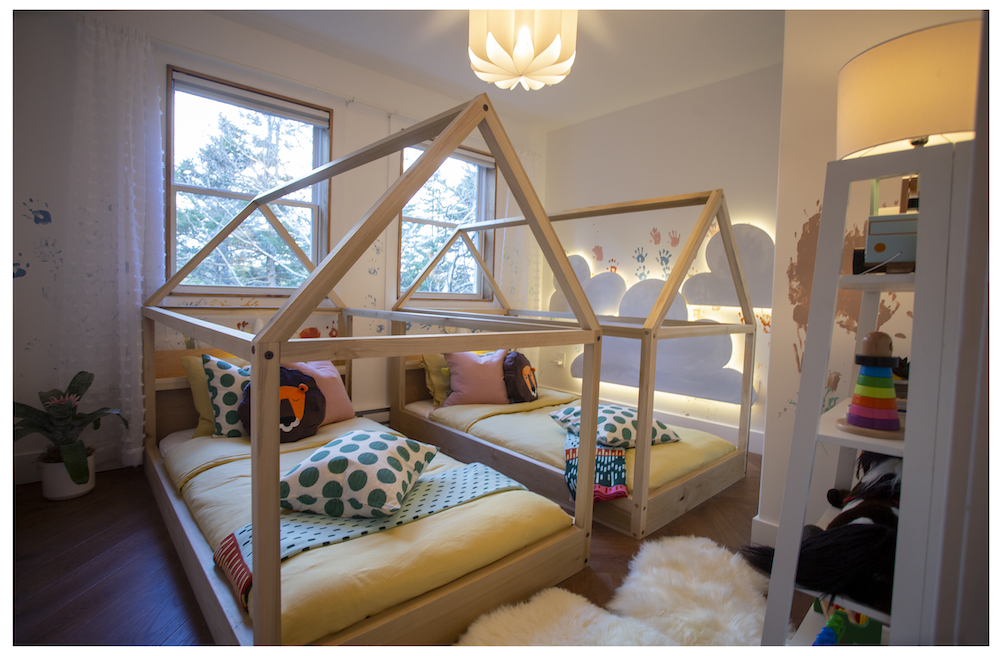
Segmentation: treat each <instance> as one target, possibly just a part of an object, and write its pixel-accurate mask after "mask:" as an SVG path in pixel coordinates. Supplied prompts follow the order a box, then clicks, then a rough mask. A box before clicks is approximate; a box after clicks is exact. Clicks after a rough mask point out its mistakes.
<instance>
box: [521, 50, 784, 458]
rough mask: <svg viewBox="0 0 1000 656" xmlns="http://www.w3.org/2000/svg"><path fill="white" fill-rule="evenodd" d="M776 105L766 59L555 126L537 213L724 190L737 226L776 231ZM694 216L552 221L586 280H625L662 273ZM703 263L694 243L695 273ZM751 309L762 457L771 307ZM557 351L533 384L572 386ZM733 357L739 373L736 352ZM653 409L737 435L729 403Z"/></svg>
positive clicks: (685, 212) (624, 394)
mask: <svg viewBox="0 0 1000 656" xmlns="http://www.w3.org/2000/svg"><path fill="white" fill-rule="evenodd" d="M780 102H781V66H773V67H769V68H766V69H762V70H759V71H756V72H753V73H749V74H746V75H742V76H739V77H736V78H732V79H730V80H725V81H723V82H719V83H715V84H711V85H707V86H704V87H701V88H698V89H694V90H691V91H687V92H684V93H679V94H676V95H673V96H669V97H666V98H661V99H659V100H655V101H651V102H648V103H644V104H642V105H638V106H635V107H631V108H629V109H625V110H621V111H618V112H615V113H612V114H609V115H607V116H602V117H599V118H596V119H593V120H589V121H586V122H583V123H579V124H577V125H573V126H570V127H566V128H563V129H560V130H557V131H554V132H552V133H550V134H549V138H548V146H547V157H546V169H547V174H546V182H547V185H546V209H547V210H548V211H549V212H558V211H562V210H569V209H573V208H578V207H587V206H591V205H599V204H604V203H614V202H622V201H628V200H637V199H643V198H653V197H658V196H669V195H675V194H685V193H691V192H699V191H708V190H712V189H716V188H722V189H723V190H724V192H725V195H726V200H727V203H728V207H729V211H730V215H731V218H732V222H733V223H734V224H740V223H752V224H754V225H756V226H758V227H760V228H762V229H763V230H764V231H765V232H767V233H768V234H770V235H773V234H774V230H775V206H776V202H777V168H778V128H779V120H780V116H779V108H780ZM699 211H700V208H685V209H677V210H668V211H662V212H644V213H640V214H635V215H624V216H613V217H605V218H597V219H585V220H577V221H566V222H559V223H556V224H555V226H556V232H557V233H558V235H559V238H560V240H561V241H562V243H563V247H564V248H565V249H566V251H567V252H568V253H570V254H579V255H582V256H584V257H585V258H586V259H587V262H588V264H589V265H590V270H591V272H592V273H593V274H594V275H596V274H598V273H600V272H604V271H608V270H611V268H612V267H614V268H615V269H616V270H617V272H618V273H619V274H621V275H622V276H623V277H624V278H625V279H626V281H627V282H628V283H629V284H632V283H635V282H637V281H638V280H639V279H640V278H642V276H647V277H649V278H662V279H665V277H666V275H665V274H666V273H667V271H668V270H669V264H668V266H667V267H664V266H662V265H661V263H660V261H659V259H660V258H661V257H664V258H665V257H667V256H668V255H669V257H670V258H671V262H672V261H676V258H677V256H678V255H679V254H680V250H681V249H682V248H683V247H684V243H685V239H686V238H687V237H688V234H689V232H690V230H691V229H692V228H693V226H694V222H695V220H696V218H697V215H698V212H699ZM707 269H708V267H707V264H706V262H705V259H704V248H703V249H702V253H701V256H700V258H699V259H698V260H697V261H696V263H695V265H694V267H693V268H692V271H693V272H695V273H697V272H705V271H706V270H707ZM546 282H547V284H546V285H545V286H544V287H543V293H542V305H543V308H542V309H548V308H547V304H548V299H549V297H550V296H551V295H552V292H553V290H554V288H553V283H552V279H551V276H548V277H547V278H546ZM737 310H738V309H737V308H729V309H728V310H719V309H716V310H715V311H713V309H712V308H710V307H694V306H692V308H691V314H692V318H695V319H697V318H702V317H710V318H720V317H725V318H726V320H738V317H737V315H736V313H737ZM757 315H758V325H757V327H758V339H757V347H756V356H757V358H756V359H757V363H756V371H755V378H756V384H757V401H756V403H755V404H754V406H753V415H752V428H753V431H754V435H753V437H752V439H751V449H752V450H753V451H755V452H758V453H759V452H760V449H761V440H762V437H761V432H762V429H763V424H764V422H763V417H764V405H765V402H766V399H767V396H768V392H767V385H766V382H767V371H766V367H767V361H768V350H769V345H770V332H769V331H770V328H769V326H768V324H769V319H770V308H766V307H765V308H760V309H757ZM762 319H763V321H762ZM741 342H742V340H738V343H741ZM557 351H567V350H566V349H561V350H552V351H551V352H549V353H548V355H543V357H542V361H540V362H539V363H538V364H537V365H536V366H537V367H538V369H539V376H540V381H541V383H542V384H545V385H549V386H553V387H559V388H562V389H570V390H578V389H579V387H580V384H579V380H578V379H573V378H571V377H570V375H569V366H570V362H571V361H572V359H573V357H575V355H576V353H575V352H574V351H573V349H568V352H567V358H566V360H565V362H566V364H565V367H559V366H557V365H555V364H554V363H553V362H552V360H555V359H557V356H556V355H555V353H556V352H557ZM734 360H735V361H736V362H737V363H738V364H736V367H737V368H742V360H741V358H740V356H739V355H738V353H737V356H736V357H735V358H734ZM601 394H602V397H603V398H606V399H615V400H619V401H623V402H628V403H635V396H634V394H635V392H634V390H630V389H628V388H622V387H620V386H610V385H603V386H602V392H601ZM629 397H631V398H629ZM655 405H656V408H657V412H658V413H663V414H661V418H663V419H664V420H666V421H671V422H673V423H675V424H679V425H692V426H699V425H701V426H703V427H705V428H707V429H711V430H713V431H715V432H717V433H719V434H721V435H724V436H726V437H728V438H730V439H732V440H734V441H735V438H736V432H735V426H736V425H737V423H738V419H739V406H738V405H736V404H728V403H718V402H710V401H704V400H700V399H695V398H691V397H681V396H676V395H672V394H670V395H668V394H663V393H661V392H657V394H656V402H655ZM666 415H669V416H666ZM701 422H707V423H704V424H702V423H701Z"/></svg>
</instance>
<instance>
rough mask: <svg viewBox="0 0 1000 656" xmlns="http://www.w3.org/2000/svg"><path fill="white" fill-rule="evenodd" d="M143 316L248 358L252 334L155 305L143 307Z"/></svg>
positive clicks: (245, 358)
mask: <svg viewBox="0 0 1000 656" xmlns="http://www.w3.org/2000/svg"><path fill="white" fill-rule="evenodd" d="M142 313H143V316H144V317H146V318H147V319H153V320H155V321H157V322H159V323H162V324H164V325H166V326H169V327H171V328H173V329H174V330H177V331H180V332H182V333H184V334H185V335H187V336H188V337H193V338H195V339H197V340H200V341H203V342H206V343H209V344H215V345H217V346H218V347H219V348H221V349H223V350H225V351H227V352H229V353H232V354H233V355H237V356H239V357H241V358H243V359H244V360H249V359H250V347H251V345H252V344H251V341H252V339H253V335H251V334H250V333H245V332H243V331H240V330H236V329H235V328H227V327H226V326H220V325H218V324H215V323H211V322H209V321H202V320H201V319H196V318H194V317H186V316H184V315H182V314H178V313H177V312H174V311H172V310H165V309H163V308H157V307H145V308H143V309H142Z"/></svg>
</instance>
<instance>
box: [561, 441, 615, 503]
mask: <svg viewBox="0 0 1000 656" xmlns="http://www.w3.org/2000/svg"><path fill="white" fill-rule="evenodd" d="M579 449H580V436H579V435H576V434H575V433H573V431H570V430H567V431H566V485H567V486H568V487H569V493H570V496H572V497H573V499H574V500H575V499H576V472H577V460H578V455H579ZM594 464H595V467H594V500H595V501H609V500H611V499H617V498H619V497H627V496H628V489H627V488H626V476H625V449H617V448H613V447H609V446H604V445H601V444H598V445H597V458H596V459H595V463H594Z"/></svg>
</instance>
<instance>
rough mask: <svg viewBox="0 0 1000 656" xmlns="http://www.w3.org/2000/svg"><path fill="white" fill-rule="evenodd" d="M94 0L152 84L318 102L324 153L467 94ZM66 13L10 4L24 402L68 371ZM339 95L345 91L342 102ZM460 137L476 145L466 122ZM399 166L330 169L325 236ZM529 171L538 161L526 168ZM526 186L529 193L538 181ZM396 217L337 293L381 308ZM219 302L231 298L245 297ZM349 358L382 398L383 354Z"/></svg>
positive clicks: (189, 15) (371, 326) (368, 403)
mask: <svg viewBox="0 0 1000 656" xmlns="http://www.w3.org/2000/svg"><path fill="white" fill-rule="evenodd" d="M94 14H95V16H96V17H97V19H98V20H104V21H109V22H114V23H118V24H121V25H123V26H128V27H133V28H136V29H138V30H140V31H142V32H144V33H145V34H147V35H148V36H149V37H150V39H151V40H152V41H153V44H154V55H155V57H156V59H157V65H158V66H159V67H161V70H163V71H164V78H163V79H164V84H165V82H166V68H165V67H166V65H167V64H173V65H175V66H180V67H183V68H188V69H192V70H195V71H199V72H204V73H207V74H211V75H216V76H218V77H221V78H224V79H228V80H233V81H235V82H239V83H242V84H246V85H249V86H252V87H256V88H260V89H263V90H266V91H270V92H274V93H278V94H282V95H286V96H289V97H292V98H298V99H301V100H305V101H309V102H312V103H316V104H319V105H322V106H326V107H329V108H331V109H332V110H333V125H334V128H333V151H332V157H333V158H337V157H340V156H343V155H345V154H347V153H349V152H351V151H353V150H355V149H357V148H360V147H362V146H365V145H367V144H369V143H371V142H373V141H376V140H378V139H381V138H383V137H385V136H387V135H388V134H390V131H392V132H395V131H398V130H399V129H402V128H403V127H405V126H406V125H409V124H412V123H415V122H417V121H419V120H423V119H425V118H428V117H430V116H433V115H435V114H438V113H440V112H442V111H445V110H447V109H449V108H451V107H454V106H456V105H458V104H460V103H462V102H465V101H467V100H468V98H452V97H447V96H443V95H441V94H437V93H433V92H430V91H428V90H426V89H424V88H423V87H420V86H416V85H413V84H409V83H407V82H404V81H401V80H397V79H394V78H391V77H388V76H386V75H383V74H380V73H376V72H373V71H370V70H366V69H364V68H361V67H359V66H356V65H354V64H350V63H347V62H344V61H341V60H337V59H334V58H332V57H330V56H328V55H325V54H321V53H318V52H315V51H312V50H309V49H307V48H304V47H302V46H300V45H298V44H296V43H293V42H290V41H285V40H282V39H278V38H276V37H272V36H268V35H265V34H261V33H259V32H256V31H255V30H252V29H249V28H247V27H244V26H241V25H238V24H236V23H232V22H230V21H227V20H225V19H223V18H221V17H220V16H218V15H215V14H209V13H204V12H197V11H175V12H170V11H168V12H162V11H120V12H94ZM76 15H77V12H58V11H56V12H16V13H15V14H14V90H15V93H14V118H15V130H14V133H15V140H14V152H13V156H14V157H13V161H14V162H15V171H14V186H13V206H14V225H13V246H14V257H15V259H14V262H15V268H14V270H15V275H16V274H17V273H18V271H23V272H24V273H23V275H20V276H19V277H15V279H14V296H13V315H14V335H13V352H14V396H15V400H18V401H21V402H25V403H31V404H37V391H38V390H40V389H51V388H53V387H64V386H65V385H66V384H67V383H68V380H67V381H62V380H56V379H55V377H54V375H53V371H54V369H55V367H56V364H57V363H56V362H54V361H53V360H52V355H51V353H52V339H53V337H52V335H51V327H52V326H53V325H55V322H58V321H59V308H58V307H56V306H54V305H53V304H52V303H50V302H49V300H48V297H49V294H50V292H51V290H52V288H53V286H54V285H56V284H57V283H58V279H59V276H62V275H67V274H68V272H70V271H71V270H72V259H73V258H72V245H71V244H65V243H63V240H62V238H61V229H60V226H62V225H65V223H66V222H67V221H71V220H72V199H68V198H65V195H64V194H63V193H62V188H63V181H65V180H66V179H67V177H68V171H67V170H66V164H65V162H66V153H67V152H68V144H69V143H70V134H69V126H70V125H71V121H70V117H71V116H72V114H71V112H72V106H71V98H72V93H73V78H72V74H73V70H74V61H73V44H74V39H75V25H74V19H75V16H76ZM485 86H486V85H485V84H484V87H485ZM484 90H485V88H484ZM165 93H166V92H165V86H164V87H161V91H160V95H161V100H162V99H163V97H164V96H165ZM352 98H353V99H356V101H355V102H348V99H352ZM501 120H502V121H503V123H504V127H505V129H506V131H507V133H508V135H509V136H510V138H511V141H512V142H513V143H514V145H515V147H516V148H518V150H519V151H523V152H524V153H525V154H526V155H529V156H532V157H536V158H540V157H542V155H543V154H544V140H543V139H542V136H541V134H540V133H539V132H538V131H537V130H536V129H534V128H532V127H531V126H526V125H522V124H518V123H517V122H515V121H512V120H508V119H507V118H504V117H502V116H501ZM468 143H469V145H472V146H476V147H479V148H481V149H483V148H485V144H484V143H483V142H482V140H481V139H479V138H478V135H473V137H472V138H470V140H469V142H468ZM398 172H399V161H398V157H391V158H386V159H385V160H381V161H378V162H374V163H371V164H368V165H365V166H363V167H360V168H359V169H357V170H355V171H353V172H351V173H349V174H345V175H344V176H340V177H338V178H337V179H335V181H334V182H333V184H332V187H333V199H332V204H331V208H330V209H331V211H330V216H331V223H330V242H331V244H334V245H335V244H336V243H337V242H338V241H339V239H340V238H341V237H342V236H343V235H344V234H345V233H346V232H347V231H348V230H349V229H350V228H351V227H352V226H353V225H354V224H355V223H356V222H357V220H358V219H360V218H361V217H362V216H363V215H364V213H365V212H366V211H367V210H368V209H370V208H371V206H372V205H373V204H374V203H375V202H376V201H377V200H378V198H379V197H380V196H381V194H382V193H383V192H384V191H385V190H386V189H387V188H388V186H389V185H390V184H391V182H392V181H393V180H394V179H395V177H396V176H397V175H398ZM540 173H544V171H536V174H540ZM536 186H537V187H538V191H539V193H541V192H542V191H543V181H541V180H540V181H539V182H538V183H536ZM29 206H30V207H29ZM46 208H47V209H48V211H50V213H51V216H52V221H51V223H48V224H37V223H35V222H34V220H33V218H32V217H33V215H32V214H31V211H30V210H31V209H46ZM397 231H398V227H397V226H396V224H395V222H394V223H393V225H392V226H390V227H389V228H388V229H387V230H386V232H385V233H383V235H382V236H381V237H380V238H379V239H378V240H377V241H376V243H374V244H373V245H372V247H371V248H370V249H369V251H368V252H367V253H365V255H364V256H363V257H362V258H361V260H360V261H359V262H358V264H357V265H356V267H355V270H353V271H352V272H351V273H350V274H349V276H348V277H346V278H345V279H344V280H343V281H342V282H341V284H339V285H338V286H337V287H336V291H337V293H338V294H339V295H340V296H341V297H342V298H343V299H344V301H345V302H346V303H348V304H349V305H353V306H356V307H369V308H380V309H381V308H385V307H387V306H389V305H391V304H392V302H394V301H395V298H394V297H392V298H390V297H391V296H392V295H394V293H395V276H396V239H397V237H396V235H397ZM230 302H231V303H232V304H234V305H235V304H245V303H248V302H249V303H252V302H253V300H252V299H248V298H241V299H238V300H233V301H230ZM264 314H265V313H262V312H259V311H258V312H254V311H248V314H247V315H246V316H245V317H244V316H239V317H232V318H230V319H227V323H229V324H232V326H233V327H236V324H237V323H238V322H241V321H244V320H249V322H250V324H251V325H252V324H253V321H254V319H256V318H259V317H261V316H264ZM215 316H216V317H217V316H218V315H215ZM330 323H331V322H330V321H329V319H327V318H324V317H321V316H317V317H314V318H313V319H312V320H310V322H309V323H308V324H307V326H312V327H318V328H320V330H321V332H323V333H324V334H326V331H328V330H329V329H330V328H332V325H330ZM355 325H356V330H357V331H358V332H359V333H361V334H366V333H367V334H371V333H376V332H379V331H380V330H385V329H386V327H385V326H382V325H381V324H380V323H379V322H375V321H357V322H355ZM304 327H306V326H304ZM157 343H158V346H159V347H160V348H183V341H182V338H181V336H180V335H177V334H174V333H168V332H164V331H160V334H158V339H157ZM359 364H360V365H361V366H358V367H356V368H355V371H356V372H357V374H356V380H355V385H354V390H355V396H354V402H355V407H356V408H357V409H359V410H363V409H370V408H380V407H385V406H387V404H388V403H387V396H386V384H385V381H386V365H385V362H384V361H382V360H370V361H367V362H365V363H359ZM102 430H103V428H102ZM84 437H86V435H85V436H84ZM44 445H45V441H44V439H43V438H41V437H40V436H33V437H30V438H25V439H24V440H21V441H20V442H18V443H17V444H16V445H15V455H16V460H17V465H16V474H17V481H18V482H27V481H30V480H37V479H38V476H39V475H38V472H37V471H36V470H35V468H34V467H33V461H34V458H35V456H36V455H37V454H38V453H39V452H40V451H41V450H42V449H43V447H44ZM98 462H99V465H98V468H99V469H108V468H113V467H115V466H120V464H119V463H117V462H116V456H114V454H99V457H98Z"/></svg>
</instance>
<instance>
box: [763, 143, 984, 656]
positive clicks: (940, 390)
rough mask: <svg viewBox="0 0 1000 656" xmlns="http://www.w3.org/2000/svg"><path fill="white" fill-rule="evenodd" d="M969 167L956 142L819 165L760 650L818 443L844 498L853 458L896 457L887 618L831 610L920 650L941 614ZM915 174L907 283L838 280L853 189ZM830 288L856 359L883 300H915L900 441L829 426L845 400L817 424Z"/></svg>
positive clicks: (775, 639)
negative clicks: (863, 454)
mask: <svg viewBox="0 0 1000 656" xmlns="http://www.w3.org/2000/svg"><path fill="white" fill-rule="evenodd" d="M970 165H971V143H962V144H958V145H956V146H952V145H950V144H946V145H943V146H934V147H925V148H915V149H913V150H909V151H905V152H898V153H891V154H887V155H879V156H874V157H863V158H858V159H853V160H844V161H837V162H831V163H830V164H829V165H828V166H827V176H826V188H825V190H824V196H823V215H822V219H821V221H820V231H819V238H818V239H819V241H818V246H817V256H816V267H815V273H814V275H813V288H812V296H811V299H810V310H809V323H808V333H807V339H806V348H805V353H804V356H803V364H802V377H801V381H800V385H799V397H798V403H797V409H796V416H795V425H794V429H793V434H792V445H791V452H790V455H789V463H788V473H787V476H786V480H785V491H784V498H783V501H782V506H781V516H780V521H779V526H778V535H777V540H776V543H775V555H774V565H773V568H772V571H771V581H770V587H769V590H768V601H767V613H766V615H765V620H764V631H763V639H762V644H764V645H783V644H785V640H786V633H787V627H788V618H789V613H790V611H791V603H792V594H793V592H794V590H795V585H794V582H795V570H796V567H797V563H798V553H799V547H800V544H801V534H802V526H803V524H804V522H805V516H806V511H807V504H808V498H809V489H810V483H811V480H812V474H813V466H814V462H815V456H816V446H817V444H819V443H828V444H831V445H834V446H835V447H839V457H838V458H837V465H836V473H835V486H836V487H837V488H841V489H847V488H850V487H851V486H852V474H853V468H854V464H855V461H856V459H857V454H858V452H859V451H862V450H864V451H873V452H877V453H883V454H887V455H892V456H899V457H903V478H902V487H901V497H900V514H899V527H898V532H897V539H896V566H895V577H894V579H895V581H894V586H893V596H892V613H891V614H890V615H886V614H885V613H878V612H876V611H873V610H872V609H870V608H869V609H865V608H864V607H863V606H860V605H858V604H852V603H851V602H850V600H846V599H843V598H838V599H837V600H836V603H837V604H839V605H842V606H848V607H853V609H854V610H858V611H860V612H863V613H865V614H870V615H871V616H874V617H875V618H876V619H879V620H880V621H882V622H883V623H885V624H887V625H890V626H891V632H890V644H893V645H911V644H927V643H930V642H932V641H933V639H934V626H936V624H937V621H938V620H939V613H940V612H942V611H941V609H939V608H938V600H939V592H940V588H941V587H942V580H941V576H940V573H941V561H942V558H943V554H942V547H941V544H942V538H941V535H942V534H943V530H944V519H945V514H946V510H947V500H942V499H941V496H942V495H945V494H946V490H947V484H948V480H947V478H948V468H947V467H946V466H943V465H942V463H940V462H939V460H940V458H941V456H942V454H947V453H949V452H950V446H951V439H952V435H951V426H952V425H953V424H952V420H953V417H954V412H955V402H956V399H955V398H954V397H955V392H954V390H955V384H956V382H957V380H958V376H959V375H960V372H959V371H958V366H957V353H956V351H957V347H956V346H955V343H956V342H957V335H956V333H957V332H958V325H959V322H958V320H957V318H956V315H957V314H958V313H957V311H956V308H955V307H954V306H955V303H956V302H957V301H958V299H960V298H961V296H962V294H961V292H962V285H963V278H962V276H961V275H959V273H958V272H959V270H960V267H957V266H954V265H955V263H956V262H957V261H958V259H957V258H961V257H962V254H963V252H964V250H963V248H964V245H965V242H966V239H967V237H968V235H967V231H968V228H967V217H968V197H969V177H970V170H969V167H970ZM913 174H918V175H919V176H920V213H919V218H918V220H917V221H918V223H917V235H918V237H917V266H916V271H915V273H910V274H867V275H854V276H844V275H840V267H841V254H842V252H843V245H844V234H845V226H846V217H847V207H848V195H849V191H850V188H851V183H852V182H856V181H864V180H875V179H884V178H892V177H898V176H904V175H913ZM953 190H954V193H953ZM953 218H954V220H953ZM949 262H951V263H952V265H953V266H952V267H951V269H949ZM839 289H856V290H860V291H861V292H862V302H861V311H860V316H859V318H858V331H857V345H856V346H857V348H856V350H855V353H859V352H860V343H861V340H862V339H863V338H864V336H865V335H866V334H867V333H869V332H871V331H873V330H875V329H876V323H877V319H878V309H879V299H880V297H881V295H882V294H883V293H887V292H901V291H905V292H913V326H912V331H911V334H912V341H911V347H910V355H911V358H910V360H911V362H910V378H909V392H908V403H907V413H906V424H907V425H906V429H905V438H904V439H903V440H895V439H879V438H871V437H863V436H860V435H855V434H852V433H848V432H845V431H842V430H840V429H839V428H838V427H837V425H836V420H837V419H838V418H839V417H842V416H844V414H846V412H847V405H848V403H849V401H848V402H844V403H841V404H840V405H838V406H836V407H834V408H833V409H831V410H830V411H829V412H827V413H825V414H822V415H821V414H820V413H821V408H822V395H823V391H824V387H825V381H826V376H827V372H828V363H829V358H830V350H831V340H832V338H833V330H834V319H835V316H834V313H835V309H836V299H837V292H838V290H839ZM857 373H858V371H857V367H856V366H855V368H854V370H853V371H852V376H851V378H850V379H848V381H847V382H848V383H849V384H851V385H853V382H854V381H855V380H857ZM936 465H937V466H936ZM944 585H948V584H947V583H946V584H944ZM803 591H804V592H806V593H810V591H808V590H803ZM811 594H813V595H814V596H815V594H816V593H811Z"/></svg>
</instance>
